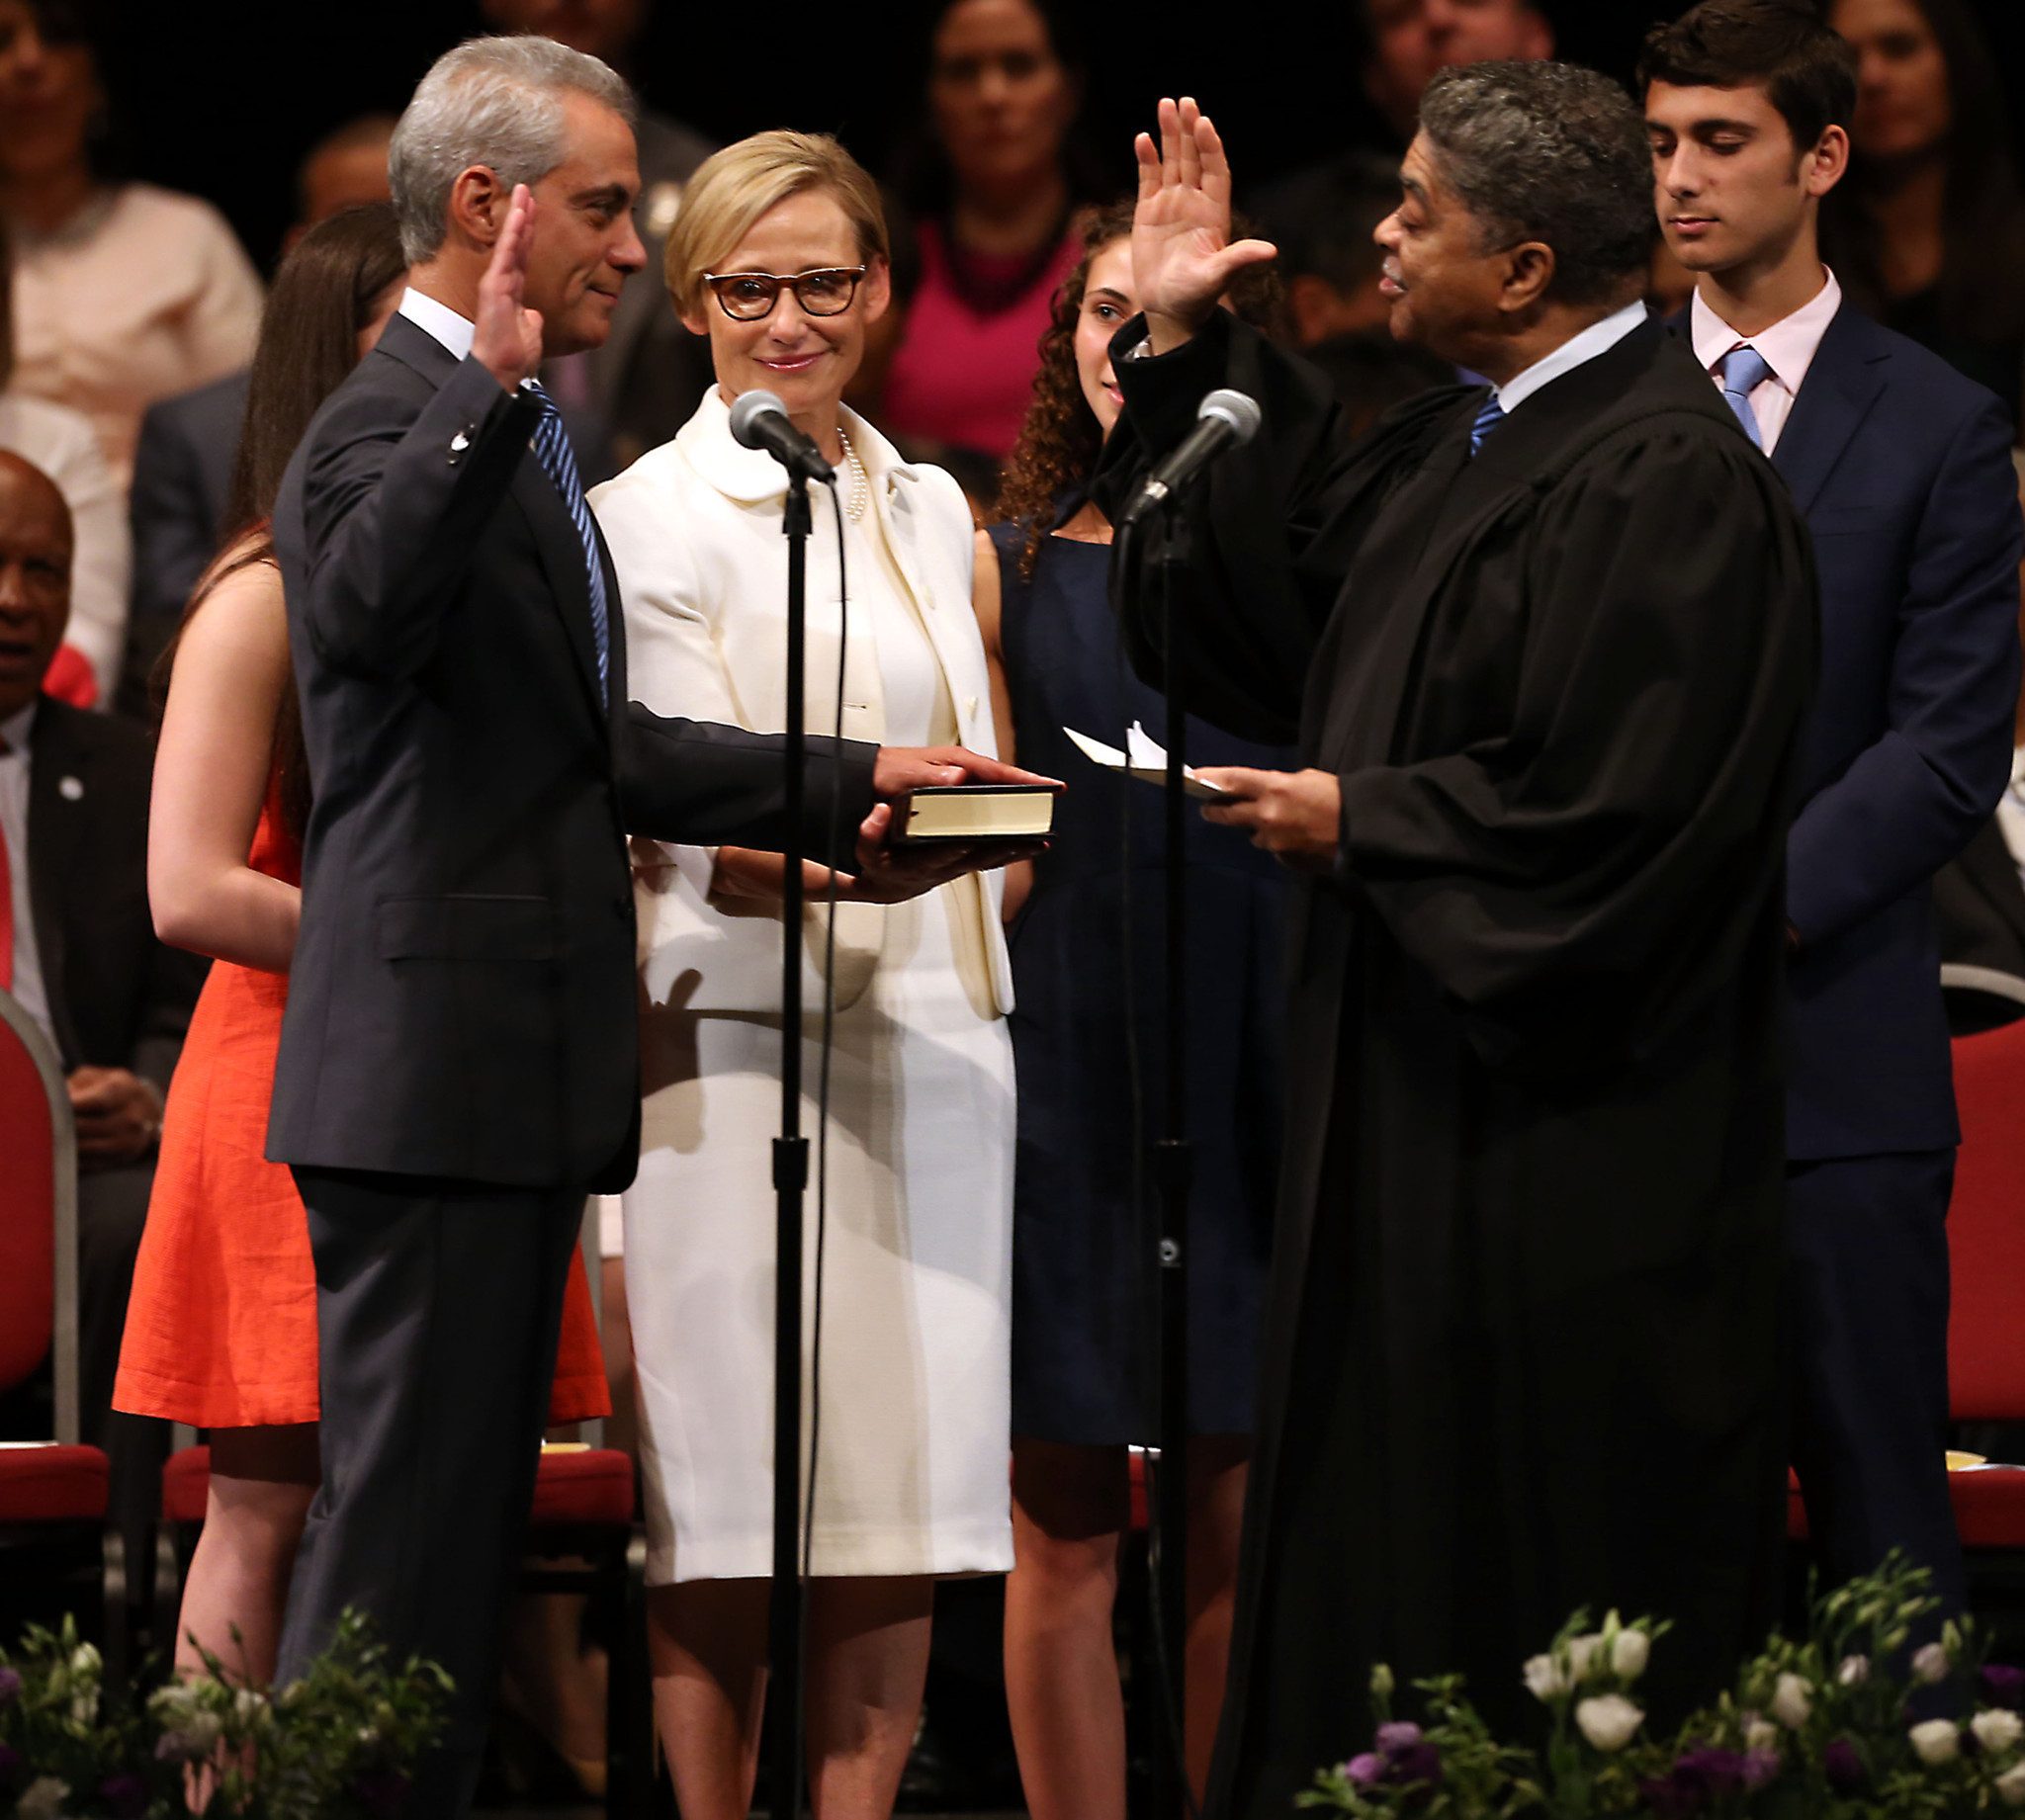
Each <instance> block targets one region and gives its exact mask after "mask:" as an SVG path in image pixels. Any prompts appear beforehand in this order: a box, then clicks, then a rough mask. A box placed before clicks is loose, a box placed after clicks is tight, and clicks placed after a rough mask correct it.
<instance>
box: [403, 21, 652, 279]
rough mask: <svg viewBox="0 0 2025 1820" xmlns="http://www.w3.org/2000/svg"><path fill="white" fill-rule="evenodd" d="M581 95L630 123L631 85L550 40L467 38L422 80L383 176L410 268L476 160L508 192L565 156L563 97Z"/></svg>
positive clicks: (429, 246)
mask: <svg viewBox="0 0 2025 1820" xmlns="http://www.w3.org/2000/svg"><path fill="white" fill-rule="evenodd" d="M570 90H574V91H575V92H576V93H577V94H579V95H587V96H589V97H590V99H591V100H592V101H595V102H598V103H599V104H601V105H602V106H604V107H607V108H610V109H611V111H612V112H613V113H614V114H616V115H618V116H619V117H620V118H621V119H622V120H624V121H625V122H626V124H627V125H628V126H629V127H630V126H632V125H633V124H634V123H635V122H636V121H637V119H638V117H639V109H638V106H637V104H636V103H635V101H634V99H633V91H632V90H631V89H630V88H628V87H627V86H626V82H625V79H624V78H623V77H622V76H620V75H619V74H618V72H617V71H615V70H613V69H611V68H610V67H608V66H607V65H606V64H603V63H600V62H599V61H598V60H597V58H596V57H593V56H586V55H585V54H584V53H583V52H582V51H580V50H572V49H571V48H570V47H569V45H567V44H559V43H556V41H555V40H554V39H552V38H538V37H535V36H533V35H531V34H530V35H527V36H523V37H513V38H473V39H467V40H466V41H465V42H464V43H461V44H459V45H458V46H457V48H456V49H455V50H446V51H445V52H444V53H443V54H442V55H441V56H440V57H438V58H437V59H436V61H435V62H434V63H433V64H432V65H431V66H430V69H429V73H428V74H427V75H426V76H424V77H423V78H422V80H421V84H420V86H419V87H418V88H416V90H415V92H414V98H413V99H412V100H411V101H409V103H408V104H407V111H406V112H405V113H403V114H402V115H401V117H400V121H399V124H398V125H397V126H396V128H395V129H394V138H393V140H392V142H391V143H390V144H389V145H388V148H387V174H388V179H389V181H390V183H391V184H392V186H393V190H394V208H395V212H396V215H397V216H398V217H400V248H401V251H402V252H403V253H405V254H406V255H407V259H408V263H409V264H410V265H415V264H419V263H420V262H421V261H422V260H424V259H428V258H431V257H432V256H433V255H434V254H435V253H436V251H437V249H438V248H439V247H441V246H442V244H443V236H444V233H445V231H446V230H447V221H446V219H445V217H446V216H447V215H448V213H449V209H450V192H451V189H452V188H453V186H454V185H455V184H456V182H457V178H458V175H459V173H460V172H462V171H466V170H469V169H470V168H471V167H472V166H473V165H474V164H483V165H484V166H485V168H486V169H488V170H489V171H491V172H492V174H493V175H494V176H496V177H497V178H498V179H499V181H500V182H501V183H502V184H504V185H505V186H506V187H507V188H508V189H509V190H510V189H511V188H512V187H513V186H514V185H515V184H517V183H525V184H534V183H539V182H540V181H541V180H542V178H544V177H546V176H547V175H548V174H549V173H550V172H551V171H552V170H554V169H555V168H556V166H557V165H559V164H561V163H562V162H563V160H564V158H565V157H566V156H567V155H568V143H567V139H568V135H567V133H566V131H565V127H564V118H563V96H564V94H565V92H566V91H570Z"/></svg>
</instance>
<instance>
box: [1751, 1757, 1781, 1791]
mask: <svg viewBox="0 0 2025 1820" xmlns="http://www.w3.org/2000/svg"><path fill="white" fill-rule="evenodd" d="M1778 1774H1779V1753H1778V1752H1777V1751H1746V1752H1745V1753H1744V1786H1745V1787H1746V1788H1762V1787H1764V1786H1765V1784H1766V1783H1768V1782H1770V1781H1771V1780H1773V1779H1774V1778H1775V1777H1777V1776H1778Z"/></svg>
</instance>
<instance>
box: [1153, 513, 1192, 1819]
mask: <svg viewBox="0 0 2025 1820" xmlns="http://www.w3.org/2000/svg"><path fill="white" fill-rule="evenodd" d="M1149 516H1150V518H1151V520H1152V523H1151V525H1150V526H1149V527H1148V529H1147V530H1146V531H1142V532H1141V533H1140V535H1142V536H1144V537H1145V538H1146V540H1147V546H1148V549H1147V555H1148V558H1149V560H1150V561H1151V562H1152V563H1154V564H1155V565H1156V566H1157V567H1158V570H1159V575H1160V619H1161V648H1162V651H1163V657H1164V666H1163V667H1164V672H1165V676H1166V685H1167V688H1166V694H1167V704H1166V706H1167V726H1166V728H1165V730H1164V731H1165V734H1166V743H1167V777H1166V787H1165V789H1164V791H1163V794H1162V798H1161V805H1162V812H1163V813H1162V822H1163V826H1164V834H1165V867H1164V872H1165V909H1166V923H1167V931H1166V933H1167V940H1166V969H1165V972H1166V982H1165V991H1164V993H1163V995H1162V998H1163V1009H1162V1020H1163V1034H1164V1038H1165V1042H1164V1051H1165V1061H1166V1082H1165V1087H1166V1091H1165V1094H1164V1102H1165V1103H1164V1110H1163V1118H1162V1135H1161V1136H1160V1137H1159V1139H1157V1140H1156V1142H1155V1144H1154V1181H1155V1183H1156V1185H1157V1187H1158V1190H1159V1196H1160V1238H1159V1246H1158V1250H1157V1253H1156V1257H1157V1270H1158V1275H1157V1281H1158V1283H1159V1300H1160V1353H1159V1359H1160V1368H1159V1385H1160V1407H1159V1415H1158V1423H1157V1432H1158V1435H1159V1442H1160V1447H1159V1452H1160V1457H1159V1460H1158V1462H1157V1463H1155V1462H1149V1464H1151V1465H1152V1491H1153V1496H1152V1497H1151V1498H1150V1499H1149V1500H1148V1505H1147V1509H1148V1547H1149V1550H1150V1553H1151V1557H1152V1564H1153V1579H1154V1591H1153V1597H1154V1604H1155V1610H1154V1625H1155V1634H1156V1635H1157V1636H1158V1637H1159V1638H1160V1640H1161V1644H1162V1648H1161V1651H1160V1654H1161V1657H1162V1659H1163V1660H1162V1664H1161V1667H1162V1668H1163V1669H1164V1673H1156V1674H1155V1675H1154V1676H1152V1677H1150V1678H1149V1679H1150V1680H1151V1681H1152V1682H1153V1684H1154V1688H1155V1697H1156V1698H1157V1699H1158V1700H1159V1701H1160V1703H1161V1707H1162V1711H1161V1714H1160V1724H1161V1726H1162V1727H1163V1728H1164V1729H1166V1730H1167V1731H1168V1732H1169V1734H1170V1743H1171V1746H1172V1748H1171V1749H1168V1750H1165V1751H1163V1750H1155V1752H1154V1753H1153V1812H1154V1814H1155V1815H1156V1816H1157V1817H1158V1820H1175V1817H1177V1816H1186V1815H1188V1814H1189V1813H1190V1812H1191V1811H1192V1809H1193V1807H1194V1798H1193V1794H1192V1791H1191V1790H1190V1789H1189V1781H1188V1768H1187V1764H1188V1755H1187V1747H1186V1741H1185V1735H1184V1724H1185V1719H1184V1715H1185V1713H1186V1710H1187V1692H1188V1639H1189V1579H1188V1570H1189V1193H1190V1190H1191V1188H1192V1186H1193V1182H1194V1163H1195V1160H1194V1150H1193V1146H1192V1144H1191V1143H1190V1141H1189V1072H1188V1062H1189V954H1188V939H1189V896H1188V845H1187V842H1188V816H1189V797H1188V794H1187V790H1186V787H1185V785H1186V779H1187V772H1188V752H1187V746H1188V737H1189V721H1188V673H1189V672H1188V665H1189V654H1188V652H1187V650H1185V649H1184V641H1185V639H1186V637H1187V632H1188V617H1187V615H1186V614H1185V613H1182V612H1180V611H1178V609H1177V605H1176V600H1177V593H1178V582H1179V580H1180V575H1181V571H1182V569H1183V568H1185V567H1186V565H1187V563H1188V559H1189V524H1188V519H1187V517H1186V515H1185V514H1184V512H1183V510H1182V496H1181V493H1180V491H1179V490H1177V491H1176V492H1173V493H1169V494H1167V495H1165V496H1164V497H1162V498H1161V500H1160V502H1159V504H1158V507H1157V508H1156V510H1155V511H1154V512H1153V513H1151V514H1150V515H1149Z"/></svg>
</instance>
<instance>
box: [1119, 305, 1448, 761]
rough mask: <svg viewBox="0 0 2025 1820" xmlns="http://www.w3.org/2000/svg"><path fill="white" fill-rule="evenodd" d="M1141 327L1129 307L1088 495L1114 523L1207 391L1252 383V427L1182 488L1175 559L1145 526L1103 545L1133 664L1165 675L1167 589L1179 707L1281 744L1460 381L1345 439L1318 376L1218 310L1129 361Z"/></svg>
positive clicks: (1149, 675)
mask: <svg viewBox="0 0 2025 1820" xmlns="http://www.w3.org/2000/svg"><path fill="white" fill-rule="evenodd" d="M1145 333H1146V319H1145V318H1144V317H1143V316H1135V317H1134V318H1133V319H1132V320H1131V321H1130V322H1128V323H1126V324H1125V326H1124V327H1123V328H1122V329H1120V330H1119V331H1118V333H1117V335H1116V336H1115V337H1114V338H1113V340H1112V342H1111V368H1112V371H1113V372H1114V373H1116V375H1117V376H1118V387H1119V390H1121V391H1122V392H1123V393H1124V398H1125V408H1124V411H1123V413H1122V414H1121V415H1120V417H1119V419H1118V422H1117V425H1116V427H1115V428H1114V429H1113V430H1112V431H1111V434H1110V436H1109V438H1108V439H1107V440H1106V442H1105V444H1104V450H1103V457H1102V460H1101V462H1100V464H1099V467H1098V472H1097V477H1096V479H1095V480H1094V482H1093V485H1092V495H1093V497H1095V499H1096V500H1097V503H1098V505H1099V506H1100V507H1101V509H1102V510H1103V512H1104V514H1105V516H1106V517H1108V518H1109V519H1110V521H1111V523H1112V524H1114V525H1116V524H1120V523H1122V521H1123V518H1124V513H1125V510H1126V508H1127V507H1128V506H1129V505H1130V503H1131V502H1132V500H1133V499H1135V498H1136V497H1137V496H1138V493H1139V489H1140V486H1141V485H1142V483H1143V482H1144V481H1145V479H1146V477H1147V476H1148V475H1149V474H1150V473H1151V472H1152V471H1153V469H1154V468H1155V467H1156V466H1158V464H1159V463H1160V461H1161V460H1162V459H1163V458H1164V457H1165V456H1166V455H1168V454H1169V453H1170V452H1171V451H1172V450H1173V449H1174V447H1175V446H1176V445H1177V444H1179V443H1180V442H1181V441H1182V440H1183V438H1184V437H1186V436H1187V435H1188V434H1189V431H1190V430H1191V429H1193V428H1194V425H1195V413H1196V410H1197V408H1198V407H1199V405H1200V404H1201V401H1202V398H1203V396H1204V394H1205V393H1207V392H1209V391H1212V390H1215V389H1216V388H1217V387H1219V386H1230V387H1234V388H1236V389H1237V390H1240V391H1243V392H1245V393H1247V394H1249V395H1250V396H1251V397H1252V398H1254V399H1256V400H1257V402H1258V404H1259V407H1260V413H1261V427H1260V430H1259V433H1258V435H1257V436H1256V437H1254V438H1253V440H1252V441H1251V442H1250V443H1249V444H1247V445H1246V446H1245V447H1243V448H1240V449H1231V450H1227V451H1226V452H1225V453H1224V454H1223V456H1222V457H1221V458H1219V460H1218V461H1217V463H1216V464H1215V466H1214V467H1213V468H1212V469H1211V470H1210V471H1209V473H1208V475H1207V477H1205V479H1204V480H1203V481H1202V482H1201V483H1200V484H1198V485H1197V486H1195V487H1194V488H1192V489H1191V490H1190V491H1189V494H1188V495H1187V496H1186V497H1185V499H1184V501H1183V504H1182V506H1181V508H1180V510H1181V513H1182V515H1183V520H1184V523H1185V525H1186V535H1187V540H1188V552H1187V558H1186V560H1185V561H1183V562H1178V563H1173V564H1163V563H1161V562H1160V560H1159V552H1158V551H1157V550H1156V549H1155V548H1154V547H1153V546H1154V538H1153V536H1150V535H1148V534H1146V533H1142V534H1141V535H1139V536H1136V537H1134V536H1123V535H1121V536H1120V537H1119V538H1118V540H1117V541H1116V542H1115V543H1114V544H1113V545H1112V550H1111V593H1112V598H1113V599H1114V600H1115V601H1116V602H1117V603H1118V606H1119V611H1120V614H1121V616H1122V619H1123V622H1124V626H1123V629H1124V634H1125V641H1126V649H1127V650H1128V651H1129V653H1130V655H1131V659H1132V665H1133V667H1134V668H1135V669H1136V670H1137V671H1138V672H1139V674H1140V675H1141V676H1143V677H1144V678H1145V679H1146V680H1147V681H1148V682H1150V683H1153V684H1155V685H1156V686H1157V685H1158V684H1159V683H1160V682H1161V681H1162V679H1163V676H1164V672H1165V664H1166V644H1167V641H1166V637H1165V627H1164V618H1165V611H1166V594H1165V590H1166V589H1168V588H1172V589H1173V590H1174V596H1175V599H1174V604H1175V610H1176V611H1177V612H1178V613H1179V614H1180V615H1182V616H1183V617H1184V618H1185V622H1186V626H1187V633H1186V635H1185V636H1186V645H1185V649H1188V650H1189V651H1190V655H1191V661H1190V663H1189V712H1190V713H1192V714H1196V715H1199V716H1201V718H1202V719H1204V720H1206V721H1209V722H1211V723H1213V724H1214V725H1215V726H1218V727H1221V728H1222V729H1224V731H1225V732H1227V733H1231V734H1235V735H1237V736H1238V737H1241V738H1247V739H1256V740H1259V741H1261V742H1262V743H1265V744H1269V745H1285V744H1290V743H1292V741H1293V740H1294V739H1295V737H1296V736H1297V731H1298V726H1299V721H1300V712H1301V696H1302V692H1303V689H1304V687H1305V685H1306V681H1307V675H1308V668H1309V663H1310V660H1311V658H1312V657H1313V655H1314V650H1315V645H1316V642H1317V641H1318V640H1319V638H1320V637H1321V633H1322V628H1323V626H1324V625H1326V624H1327V622H1328V619H1329V615H1330V613H1331V612H1332V611H1333V609H1334V608H1335V605H1336V597H1337V594H1338V592H1339V590H1340V589H1341V588H1342V585H1343V576H1344V572H1345V571H1346V569H1348V567H1349V566H1350V562H1351V558H1352V557H1353V556H1354V555H1355V553H1356V549H1357V545H1358V542H1359V540H1360V539H1361V538H1362V537H1363V535H1364V533H1365V530H1366V529H1367V528H1368V526H1369V524H1370V522H1371V520H1372V518H1373V517H1374V516H1375V515H1376V513H1377V510H1378V508H1379V507H1380V506H1381V505H1382V504H1383V503H1384V501H1385V498H1386V497H1387V495H1388V493H1389V492H1390V490H1391V487H1392V485H1393V483H1394V482H1395V480H1396V478H1397V477H1398V476H1399V474H1400V473H1401V471H1402V470H1403V469H1405V468H1407V467H1410V466H1411V465H1412V464H1414V463H1415V462H1417V460H1418V458H1419V456H1420V453H1421V451H1422V450H1423V448H1424V447H1425V445H1426V443H1427V440H1428V437H1429V433H1430V430H1431V428H1432V427H1433V425H1434V424H1435V423H1436V421H1437V420H1438V419H1441V418H1444V417H1446V416H1447V414H1448V412H1449V410H1450V409H1451V408H1452V407H1453V404H1454V402H1455V400H1456V399H1457V398H1458V397H1459V396H1460V395H1461V394H1460V393H1459V391H1457V390H1452V389H1450V388H1446V387H1444V388H1440V389H1438V390H1436V391H1434V392H1431V393H1429V394H1427V395H1426V396H1425V397H1423V398H1416V399H1410V400H1408V401H1407V402H1406V403H1405V404H1402V405H1399V406H1397V407H1395V408H1394V409H1393V410H1392V411H1390V412H1388V413H1387V414H1386V415H1385V416H1384V417H1382V418H1380V419H1379V421H1378V423H1377V424H1375V425H1373V426H1372V428H1371V429H1370V430H1369V431H1368V432H1366V434H1365V436H1363V437H1361V438H1354V437H1352V436H1351V434H1350V432H1349V429H1348V427H1347V425H1346V423H1345V421H1344V418H1343V414H1342V411H1341V410H1340V408H1339V407H1338V405H1337V403H1336V399H1335V395H1334V393H1333V392H1332V391H1331V390H1330V387H1329V383H1328V381H1327V380H1326V379H1325V378H1324V377H1323V375H1322V374H1321V373H1319V372H1318V371H1316V369H1315V368H1313V367H1311V366H1309V365H1308V364H1307V362H1305V361H1303V360H1300V359H1299V358H1298V357H1296V356H1292V355H1288V354H1284V353H1282V352H1281V351H1280V350H1279V349H1277V348H1276V347H1274V346H1273V344H1272V343H1271V342H1269V341H1268V340H1267V339H1266V338H1265V337H1264V336H1263V335H1261V334H1259V333H1258V331H1257V330H1255V329H1253V328H1251V327H1249V326H1248V325H1247V324H1245V323H1242V322H1240V321H1238V320H1237V319H1236V318H1235V317H1234V316H1232V315H1231V314H1230V313H1229V312H1228V311H1226V310H1221V309H1219V310H1216V311H1215V312H1213V314H1212V315H1211V316H1210V319H1209V321H1208V322H1206V323H1205V324H1204V325H1203V326H1202V328H1201V329H1200V330H1198V331H1197V333H1196V334H1195V335H1194V336H1193V338H1192V339H1190V340H1189V341H1188V342H1186V343H1184V344H1183V345H1182V346H1181V347H1179V348H1176V349H1173V350H1171V351H1170V352H1169V353H1166V354H1162V355H1155V356H1152V357H1150V358H1147V359H1141V360H1135V359H1131V358H1128V353H1129V350H1130V349H1132V348H1134V347H1137V346H1138V345H1139V344H1140V343H1141V342H1142V341H1143V340H1144V339H1145ZM1150 529H1151V521H1149V530H1150ZM1164 567H1165V568H1166V570H1167V572H1166V573H1165V574H1163V572H1162V570H1163V568H1164Z"/></svg>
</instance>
